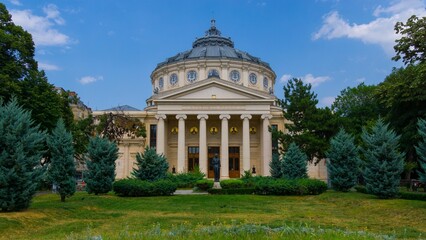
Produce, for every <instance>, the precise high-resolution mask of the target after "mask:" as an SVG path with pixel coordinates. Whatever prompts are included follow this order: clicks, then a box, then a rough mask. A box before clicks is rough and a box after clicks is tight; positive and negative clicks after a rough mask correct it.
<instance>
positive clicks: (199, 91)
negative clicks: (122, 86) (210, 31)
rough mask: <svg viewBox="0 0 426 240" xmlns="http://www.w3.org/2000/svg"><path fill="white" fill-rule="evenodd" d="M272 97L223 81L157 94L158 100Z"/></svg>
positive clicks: (264, 98) (263, 98)
mask: <svg viewBox="0 0 426 240" xmlns="http://www.w3.org/2000/svg"><path fill="white" fill-rule="evenodd" d="M271 98H273V96H272V95H269V94H266V93H263V92H260V91H258V90H254V89H250V88H247V87H244V86H241V85H237V84H234V83H229V82H227V81H224V80H220V79H218V80H213V81H206V82H204V83H203V82H201V83H199V84H192V85H187V86H184V87H182V88H180V89H176V90H175V91H172V92H170V93H164V94H159V95H158V96H157V99H158V100H174V99H175V100H189V101H191V100H207V99H217V100H246V101H247V100H266V99H271Z"/></svg>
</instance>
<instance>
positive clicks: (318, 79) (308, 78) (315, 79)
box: [301, 73, 331, 87]
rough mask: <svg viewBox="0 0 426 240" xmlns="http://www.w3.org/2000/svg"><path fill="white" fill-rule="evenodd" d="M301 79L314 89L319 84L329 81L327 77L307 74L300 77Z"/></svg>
mask: <svg viewBox="0 0 426 240" xmlns="http://www.w3.org/2000/svg"><path fill="white" fill-rule="evenodd" d="M301 79H302V81H303V82H304V83H310V84H311V85H312V87H316V86H318V85H320V84H321V83H323V82H326V81H328V80H330V79H331V78H330V77H329V76H319V77H314V75H312V74H310V73H308V74H306V75H305V76H303V77H301Z"/></svg>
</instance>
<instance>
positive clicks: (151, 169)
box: [132, 147, 169, 181]
mask: <svg viewBox="0 0 426 240" xmlns="http://www.w3.org/2000/svg"><path fill="white" fill-rule="evenodd" d="M136 165H137V166H138V167H137V168H134V169H133V173H132V175H133V176H135V177H136V178H138V179H140V180H148V181H156V180H159V179H164V178H166V176H167V169H169V163H168V162H167V159H166V157H164V155H163V154H160V155H158V154H157V152H156V150H155V148H150V147H146V148H145V152H144V153H142V154H141V153H137V154H136Z"/></svg>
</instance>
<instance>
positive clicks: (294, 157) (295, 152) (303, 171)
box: [281, 142, 308, 179]
mask: <svg viewBox="0 0 426 240" xmlns="http://www.w3.org/2000/svg"><path fill="white" fill-rule="evenodd" d="M307 164H308V156H306V154H305V153H304V152H302V151H301V150H300V148H299V147H298V146H297V145H296V143H294V142H293V143H291V144H290V146H289V147H288V150H287V152H286V154H285V155H284V158H283V160H282V165H281V171H282V176H283V177H284V178H287V179H297V178H307V177H308V174H307V172H308V169H307Z"/></svg>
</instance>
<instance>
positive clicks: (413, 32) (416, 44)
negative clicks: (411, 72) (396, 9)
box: [392, 15, 426, 64]
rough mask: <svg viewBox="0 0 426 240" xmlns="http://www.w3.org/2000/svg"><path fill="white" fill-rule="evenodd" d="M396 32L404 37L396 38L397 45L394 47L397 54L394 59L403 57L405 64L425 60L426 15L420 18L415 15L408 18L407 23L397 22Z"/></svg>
mask: <svg viewBox="0 0 426 240" xmlns="http://www.w3.org/2000/svg"><path fill="white" fill-rule="evenodd" d="M395 32H396V34H400V35H402V37H401V38H400V39H397V40H396V45H395V46H394V47H393V48H394V49H395V52H396V56H395V57H393V58H392V60H395V61H398V60H399V59H401V58H402V61H403V62H404V63H405V64H414V63H416V62H425V60H426V41H425V39H426V17H422V18H418V17H417V16H416V15H413V16H411V17H410V18H409V19H408V20H407V23H403V22H397V23H396V24H395Z"/></svg>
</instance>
